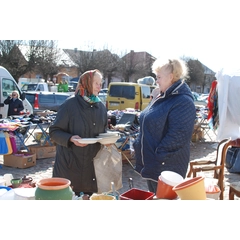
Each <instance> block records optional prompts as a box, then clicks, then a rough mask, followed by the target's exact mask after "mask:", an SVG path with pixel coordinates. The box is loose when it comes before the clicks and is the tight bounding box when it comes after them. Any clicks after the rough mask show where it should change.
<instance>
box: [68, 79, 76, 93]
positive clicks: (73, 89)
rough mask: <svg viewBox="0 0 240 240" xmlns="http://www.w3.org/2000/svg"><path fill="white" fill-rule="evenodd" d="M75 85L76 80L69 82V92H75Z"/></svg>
mask: <svg viewBox="0 0 240 240" xmlns="http://www.w3.org/2000/svg"><path fill="white" fill-rule="evenodd" d="M77 85H78V82H76V81H71V82H69V84H68V91H69V92H75V90H76V87H77Z"/></svg>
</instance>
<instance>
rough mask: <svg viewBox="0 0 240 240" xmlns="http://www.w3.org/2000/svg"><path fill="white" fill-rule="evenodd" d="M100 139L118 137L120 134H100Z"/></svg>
mask: <svg viewBox="0 0 240 240" xmlns="http://www.w3.org/2000/svg"><path fill="white" fill-rule="evenodd" d="M98 136H99V137H100V138H103V137H104V138H105V137H117V136H118V134H117V133H108V132H107V133H99V135H98Z"/></svg>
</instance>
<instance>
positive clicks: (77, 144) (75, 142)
mask: <svg viewBox="0 0 240 240" xmlns="http://www.w3.org/2000/svg"><path fill="white" fill-rule="evenodd" d="M76 139H81V137H79V136H78V135H73V136H72V137H71V138H70V142H72V143H74V144H75V145H76V146H78V147H86V146H87V145H88V144H84V143H80V142H78V141H77V140H76Z"/></svg>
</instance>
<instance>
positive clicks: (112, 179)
mask: <svg viewBox="0 0 240 240" xmlns="http://www.w3.org/2000/svg"><path fill="white" fill-rule="evenodd" d="M93 164H94V169H95V174H96V179H97V187H98V192H97V193H104V192H109V191H111V186H112V183H113V184H114V187H115V190H119V189H120V188H122V186H123V185H122V154H121V153H120V152H119V151H118V150H117V148H116V146H115V145H111V146H110V147H105V146H104V145H102V146H101V149H100V150H99V151H98V153H97V155H96V156H95V157H94V159H93Z"/></svg>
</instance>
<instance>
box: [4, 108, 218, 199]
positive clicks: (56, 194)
mask: <svg viewBox="0 0 240 240" xmlns="http://www.w3.org/2000/svg"><path fill="white" fill-rule="evenodd" d="M108 114H109V130H108V131H107V132H106V133H101V134H99V135H98V136H96V138H91V139H90V138H87V139H84V138H83V139H81V140H80V141H81V142H84V143H88V144H93V143H96V142H100V143H101V144H112V145H114V148H115V149H117V151H118V152H120V153H121V154H124V152H125V151H132V149H131V139H132V138H134V137H136V136H137V134H138V131H139V126H138V116H139V113H138V112H131V111H121V112H120V111H115V112H113V111H111V112H110V113H108ZM33 119H34V120H33ZM45 119H46V120H47V121H48V122H47V124H48V127H49V124H51V121H53V119H54V117H53V116H51V117H48V116H45ZM32 120H33V121H37V119H36V118H32ZM21 121H22V122H21ZM21 121H15V124H13V123H11V124H9V126H10V125H11V130H12V131H16V129H18V127H19V126H21V127H22V126H23V125H24V124H25V122H24V121H26V119H21ZM28 121H29V119H28ZM23 122H24V124H22V123H23ZM5 123H6V122H5ZM2 124H4V122H3V123H2ZM32 124H35V125H33V127H36V126H37V125H39V124H42V123H39V122H32ZM2 126H6V125H2ZM13 126H15V128H14V127H13ZM40 129H41V128H40ZM5 130H6V129H5ZM41 131H42V132H41V136H43V138H44V142H41V141H40V139H41V138H40V139H38V144H40V145H41V143H44V144H46V143H47V142H48V140H50V139H49V138H48V136H47V134H46V135H44V133H43V132H45V133H46V130H42V129H41ZM26 132H28V133H29V129H28V130H27V131H26ZM26 132H25V133H23V134H22V136H26V137H23V141H22V142H21V144H22V147H27V146H26V145H25V144H24V143H25V141H24V139H26V138H27V135H26ZM31 134H32V135H33V131H32V132H31ZM33 136H34V135H33ZM37 137H38V136H36V135H35V136H34V138H35V139H36V138H37ZM105 148H108V147H105ZM17 150H18V149H17ZM25 150H27V149H25ZM25 153H26V154H27V151H26V152H25ZM18 154H23V153H22V152H21V153H19V152H18ZM27 157H29V156H27ZM126 159H127V161H128V162H129V163H130V164H131V161H129V159H128V157H126ZM121 161H122V159H121ZM120 167H122V165H121V164H120ZM132 167H133V166H132ZM105 186H107V187H105V188H104V190H103V191H99V192H97V193H94V194H93V195H91V196H89V195H87V194H85V193H81V194H80V196H76V195H75V194H74V192H73V191H72V189H71V182H70V180H69V179H66V178H44V179H41V180H39V181H38V182H34V181H33V179H32V178H31V177H27V176H23V177H22V178H17V179H16V178H14V176H13V175H12V174H11V173H6V174H4V176H0V200H207V199H218V197H219V194H220V189H219V187H218V186H217V185H216V184H214V183H212V182H210V183H209V182H208V181H206V179H205V178H204V177H203V176H198V177H193V178H186V179H184V178H183V177H182V176H180V175H179V174H177V173H175V172H171V171H164V172H162V173H161V175H160V176H159V179H158V184H157V192H156V194H155V193H153V192H149V191H146V190H143V189H140V188H134V186H133V181H132V178H129V189H128V190H127V191H125V192H123V193H121V194H120V193H119V192H118V190H119V189H120V188H121V184H118V183H117V182H116V181H115V180H114V181H111V180H110V179H109V180H108V182H106V183H105Z"/></svg>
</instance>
